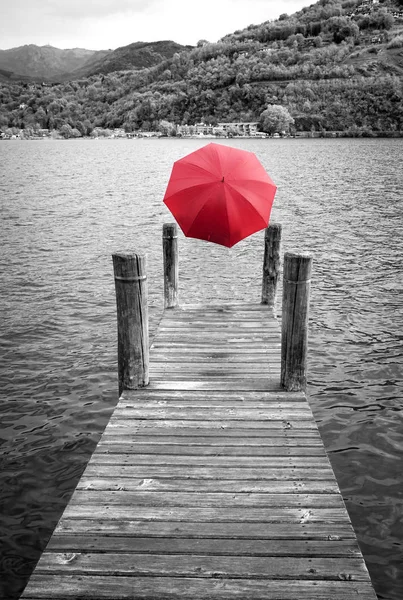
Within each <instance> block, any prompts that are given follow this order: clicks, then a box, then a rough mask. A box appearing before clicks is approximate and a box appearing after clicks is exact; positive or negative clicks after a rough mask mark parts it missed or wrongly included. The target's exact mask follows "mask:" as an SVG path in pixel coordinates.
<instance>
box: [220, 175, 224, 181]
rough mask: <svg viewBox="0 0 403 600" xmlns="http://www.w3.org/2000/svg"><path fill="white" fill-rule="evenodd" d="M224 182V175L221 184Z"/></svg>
mask: <svg viewBox="0 0 403 600" xmlns="http://www.w3.org/2000/svg"><path fill="white" fill-rule="evenodd" d="M223 181H224V175H223V178H222V179H221V183H223Z"/></svg>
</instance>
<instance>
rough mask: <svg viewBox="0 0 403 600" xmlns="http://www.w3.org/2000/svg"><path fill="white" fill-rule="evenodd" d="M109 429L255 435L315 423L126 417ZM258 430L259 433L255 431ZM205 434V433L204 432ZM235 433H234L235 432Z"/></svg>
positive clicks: (302, 421)
mask: <svg viewBox="0 0 403 600" xmlns="http://www.w3.org/2000/svg"><path fill="white" fill-rule="evenodd" d="M108 428H109V430H111V429H125V428H130V429H131V428H133V430H134V429H142V428H152V429H157V428H160V429H175V430H176V429H180V428H182V431H183V435H191V434H192V430H197V429H212V430H213V429H215V430H217V429H220V430H223V431H225V432H228V431H230V430H231V429H237V430H238V433H240V432H243V434H244V435H247V434H246V433H245V432H247V431H250V432H251V435H252V432H253V430H256V431H255V433H256V434H257V435H270V431H272V430H276V429H277V430H287V429H290V430H293V431H294V432H295V431H297V430H298V429H300V430H302V429H304V430H305V429H307V430H316V425H315V424H314V423H313V422H312V421H310V420H301V421H294V420H288V419H284V418H279V420H276V421H274V420H271V421H266V422H265V421H263V422H262V421H243V422H242V426H241V423H240V421H236V420H233V419H231V420H226V419H222V420H220V421H203V420H201V419H200V420H195V419H169V420H168V419H166V420H164V419H162V420H161V419H127V420H126V421H121V420H119V419H115V418H114V417H112V418H111V420H110V422H109V424H108ZM257 432H259V433H257ZM206 435H207V434H206ZM235 435H236V434H235Z"/></svg>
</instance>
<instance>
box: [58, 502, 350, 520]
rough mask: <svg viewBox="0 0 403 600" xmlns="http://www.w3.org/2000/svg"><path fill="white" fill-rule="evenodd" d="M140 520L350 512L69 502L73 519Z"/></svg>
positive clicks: (340, 515) (321, 516)
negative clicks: (134, 516) (134, 505)
mask: <svg viewBox="0 0 403 600" xmlns="http://www.w3.org/2000/svg"><path fill="white" fill-rule="evenodd" d="M134 514H135V515H136V518H137V519H142V520H146V521H166V520H168V519H169V520H171V521H178V522H180V521H193V522H198V523H205V522H209V523H220V522H235V523H240V522H243V521H251V522H255V523H308V522H310V523H313V522H314V521H320V522H335V521H336V522H340V521H343V520H346V521H347V519H348V517H347V514H346V510H345V508H344V507H342V508H313V507H308V508H305V507H303V508H295V507H289V508H287V507H273V508H271V507H269V508H250V507H243V508H231V509H228V507H225V508H206V507H200V508H195V507H176V506H175V507H168V508H165V507H159V506H136V507H133V506H124V505H114V506H113V510H111V507H110V506H109V505H105V506H103V505H102V504H90V503H87V502H86V503H85V504H84V505H83V504H77V505H76V504H71V503H69V504H68V506H67V508H66V510H65V511H64V515H65V516H66V517H68V518H72V519H83V518H86V519H88V518H94V519H105V518H107V517H109V518H110V519H115V520H122V521H123V520H126V519H132V518H133V515H134Z"/></svg>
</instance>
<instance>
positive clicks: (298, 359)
mask: <svg viewBox="0 0 403 600" xmlns="http://www.w3.org/2000/svg"><path fill="white" fill-rule="evenodd" d="M311 271H312V258H311V256H309V255H308V254H292V253H290V252H286V253H285V255H284V274H283V277H284V279H283V316H282V331H281V386H282V387H283V388H285V389H286V390H287V391H289V392H297V391H301V390H305V388H306V367H307V350H308V319H309V291H310V287H311V286H310V281H311Z"/></svg>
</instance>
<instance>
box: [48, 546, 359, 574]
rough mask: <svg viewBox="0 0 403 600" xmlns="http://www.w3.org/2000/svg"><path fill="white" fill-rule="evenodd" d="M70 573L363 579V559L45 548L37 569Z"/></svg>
mask: <svg viewBox="0 0 403 600" xmlns="http://www.w3.org/2000/svg"><path fill="white" fill-rule="evenodd" d="M49 571H50V572H53V573H56V574H57V573H60V574H63V575H65V574H75V575H103V576H105V577H107V576H108V575H111V576H113V575H115V574H116V573H119V576H125V575H130V576H132V577H150V576H157V577H158V576H163V577H197V578H212V577H214V578H217V579H219V578H224V579H232V578H237V579H238V578H245V579H246V578H247V579H266V580H273V579H274V580H275V579H287V580H292V579H298V580H301V579H308V580H320V579H326V580H333V581H340V579H343V575H344V579H346V580H348V581H365V580H366V577H367V572H366V570H365V567H364V565H363V563H362V560H360V559H359V558H358V559H357V558H355V557H349V558H348V559H346V557H345V556H344V557H341V558H340V557H331V558H329V557H326V558H322V557H312V558H306V557H299V556H292V557H288V556H282V557H277V556H272V557H270V560H267V559H266V558H265V557H255V556H226V555H215V556H214V555H203V556H199V555H196V554H195V555H193V556H188V555H187V554H183V555H181V556H180V557H178V556H176V555H175V556H172V555H170V554H167V553H164V554H162V555H159V554H140V553H118V552H116V553H100V552H99V553H93V554H92V553H76V554H73V555H71V554H70V553H68V554H63V553H56V552H45V553H44V554H43V555H42V558H41V559H40V561H39V564H38V566H37V572H38V573H40V572H49Z"/></svg>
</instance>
